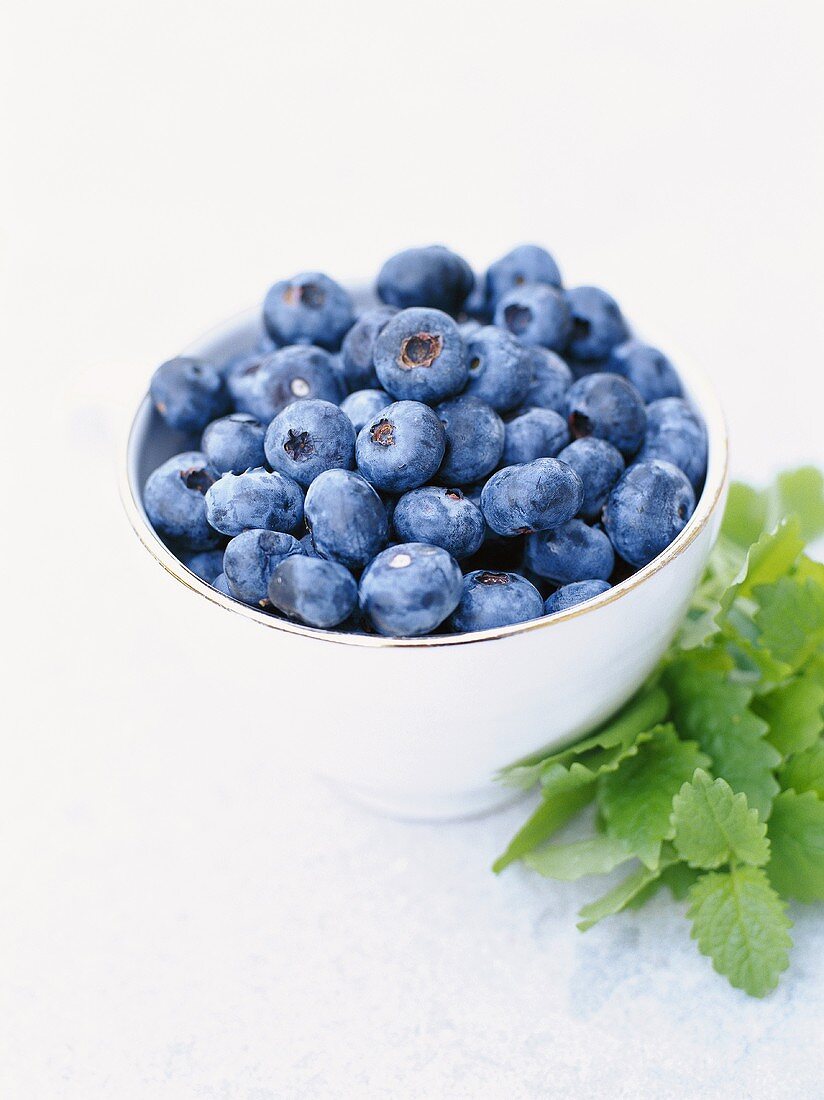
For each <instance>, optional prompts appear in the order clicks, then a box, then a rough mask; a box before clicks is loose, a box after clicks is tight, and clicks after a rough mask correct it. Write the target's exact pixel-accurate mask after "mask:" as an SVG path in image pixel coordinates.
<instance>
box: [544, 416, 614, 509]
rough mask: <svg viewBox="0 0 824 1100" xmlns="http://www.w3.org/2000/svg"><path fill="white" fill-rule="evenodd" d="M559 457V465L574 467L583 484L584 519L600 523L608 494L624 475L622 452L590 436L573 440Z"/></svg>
mask: <svg viewBox="0 0 824 1100" xmlns="http://www.w3.org/2000/svg"><path fill="white" fill-rule="evenodd" d="M557 457H558V459H559V461H560V462H566V464H567V465H568V466H571V467H572V469H573V470H574V471H575V472H576V473H577V475H578V477H580V479H581V481H582V482H583V483H584V500H583V503H582V504H581V508H580V512H581V515H582V516H583V517H584V519H588V520H595V519H598V517H599V516H600V515H601V512H602V510H603V507H604V505H605V504H606V502H607V499H608V497H609V494H610V493H611V492H612V490H613V489H614V488H615V486H616V485H617V484H618V479H619V478H620V476H621V474H623V472H624V459H623V457H622V456H621V452H620V451H619V450H618V448H617V447H613V445H612V444H611V443H607V441H606V440H605V439H596V438H595V437H594V436H591V435H590V436H585V437H584V438H583V439H574V440H573V441H572V443H570V444H569V446H568V447H564V449H563V450H562V451H560V452H559V453H558V456H557Z"/></svg>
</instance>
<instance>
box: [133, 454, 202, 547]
mask: <svg viewBox="0 0 824 1100" xmlns="http://www.w3.org/2000/svg"><path fill="white" fill-rule="evenodd" d="M217 478H218V474H217V471H216V470H212V469H210V468H209V464H208V460H207V458H206V455H204V454H202V453H201V452H200V451H184V453H183V454H179V455H175V456H174V458H170V459H168V460H167V461H166V462H164V463H163V465H162V466H158V468H157V469H156V470H154V471H153V473H151V474H150V475H149V478H148V480H147V482H146V488H145V489H144V490H143V503H144V505H145V508H146V515H147V516H148V517H149V521H150V523H151V524H152V526H153V527H154V528H155V530H156V531H157V533H158V534H159V535H162V536H163V537H164V538H167V539H173V540H175V541H176V542H179V543H180V545H181V546H184V547H186V548H187V549H189V550H209V549H211V548H212V547H213V546H214V545H215V543H216V541H217V535H216V534H215V532H214V531H213V530H212V528H211V527H210V526H209V523H208V520H207V518H206V499H205V495H204V494H205V493H206V492H207V491H208V489H209V488H210V487H211V486H212V485H213V484H214V483H215V482H216V481H217Z"/></svg>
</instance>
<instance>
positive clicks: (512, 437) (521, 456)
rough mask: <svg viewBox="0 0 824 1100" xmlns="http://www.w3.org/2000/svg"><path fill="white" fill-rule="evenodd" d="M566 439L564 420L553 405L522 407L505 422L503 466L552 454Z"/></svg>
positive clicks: (567, 434)
mask: <svg viewBox="0 0 824 1100" xmlns="http://www.w3.org/2000/svg"><path fill="white" fill-rule="evenodd" d="M567 443H569V428H568V427H567V423H566V420H564V418H563V417H562V416H560V415H559V414H558V413H556V412H553V411H552V409H525V410H524V411H523V412H522V413H518V415H517V416H514V417H513V418H512V419H511V420H509V421H508V422H507V424H506V439H505V442H504V453H503V455H502V456H501V464H502V465H503V466H517V465H518V463H522V462H533V461H534V460H535V459H536V458H553V457H554V456H555V455H557V454H558V452H559V451H560V450H561V448H562V447H565V446H566V444H567Z"/></svg>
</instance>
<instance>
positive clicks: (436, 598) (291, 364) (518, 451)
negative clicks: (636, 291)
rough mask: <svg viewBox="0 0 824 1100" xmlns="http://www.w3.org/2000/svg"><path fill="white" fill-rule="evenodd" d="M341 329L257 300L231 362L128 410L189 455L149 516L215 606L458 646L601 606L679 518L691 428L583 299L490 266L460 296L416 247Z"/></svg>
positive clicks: (659, 361) (325, 305)
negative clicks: (146, 415) (601, 598)
mask: <svg viewBox="0 0 824 1100" xmlns="http://www.w3.org/2000/svg"><path fill="white" fill-rule="evenodd" d="M376 289H377V299H378V300H379V302H380V303H381V304H377V305H375V306H373V307H371V308H367V309H366V310H365V311H363V312H360V313H359V314H358V313H357V312H356V310H355V307H354V304H353V301H352V299H351V298H350V296H349V294H348V293H347V292H346V290H344V289H343V288H342V287H341V286H339V285H338V284H337V283H336V282H334V281H333V280H332V279H330V278H329V277H328V276H326V275H322V274H320V273H318V272H309V273H305V274H302V275H296V276H295V277H294V278H292V279H287V280H285V281H283V282H279V283H275V285H274V286H273V287H272V288H271V289H270V290H269V292H268V294H267V295H266V299H265V301H264V305H263V325H264V335H263V337H262V339H261V341H260V343H259V344H258V346H257V347H256V349H255V350H254V351H252V352H251V353H247V354H245V355H242V356H240V357H238V358H234V359H232V360H230V361H229V362H226V363H208V362H205V361H203V360H199V359H192V358H177V359H172V360H170V361H169V362H167V363H164V364H163V365H162V366H160V367H159V368H158V369H157V371H156V372H155V374H154V377H153V378H152V383H151V397H152V400H153V402H154V405H155V407H156V408H157V410H158V412H159V413H160V415H161V417H163V419H164V420H165V421H166V422H167V423H168V424H169V425H170V426H171V427H172V428H175V429H181V430H183V431H185V432H188V433H191V434H192V446H193V447H195V448H198V449H192V450H188V451H186V452H184V453H183V454H178V455H175V457H174V458H170V459H169V460H168V461H167V462H164V463H163V465H162V466H160V467H159V468H158V469H157V470H155V471H154V472H153V473H152V474H151V476H150V477H149V479H148V481H147V483H146V487H145V493H144V503H145V508H146V512H147V514H148V516H149V519H150V521H151V523H152V524H153V526H154V527H155V529H156V530H157V532H158V533H159V535H160V536H161V537H162V538H163V539H164V540H165V542H166V543H167V545H168V546H169V547H170V548H171V549H172V550H173V551H174V552H175V553H176V554H177V555H178V557H179V558H180V560H181V561H182V562H183V563H184V564H185V565H186V566H187V567H188V568H189V569H190V570H191V571H192V572H194V573H196V574H197V575H198V576H199V577H201V578H202V579H203V580H205V581H207V582H208V583H209V584H211V585H213V586H214V587H215V588H216V589H217V590H218V591H220V592H222V593H224V594H225V595H227V596H230V597H232V598H234V599H236V600H240V601H242V602H243V603H246V604H250V605H252V606H254V607H257V608H262V609H264V610H265V611H267V612H270V613H271V614H274V615H280V616H282V617H286V618H288V619H291V620H294V621H298V622H301V623H305V624H308V625H309V626H313V627H320V628H324V629H331V628H336V629H338V630H341V631H355V632H361V633H369V632H377V633H379V634H383V635H389V636H418V635H425V634H431V633H435V632H437V633H463V632H466V631H474V630H485V629H488V628H495V627H500V626H504V625H506V624H509V623H518V622H524V621H526V620H528V619H535V618H537V617H539V616H542V615H551V614H553V613H554V612H558V611H562V610H564V609H566V608H568V607H571V606H573V605H575V604H578V603H580V602H582V601H584V600H589V599H592V598H593V597H595V596H597V595H599V594H600V593H602V592H605V591H606V590H607V589H609V588H610V586H611V584H615V583H617V582H618V581H620V580H622V579H624V578H626V577H627V576H629V575H630V574H631V573H632V572H633V571H634V570H636V569H639V568H641V567H642V566H644V565H646V564H647V563H648V562H650V561H652V559H653V558H655V557H656V556H657V555H658V554H660V553H661V552H662V551H663V550H664V549H665V548H666V547H667V546H668V545H669V544H670V543H671V542H672V540H673V539H674V538H675V537H676V536H677V535H678V533H679V531H681V530H682V528H683V527H684V526H685V524H686V523H687V522H688V520H689V518H690V516H691V515H692V512H693V509H694V507H695V501H696V494H698V493H699V492H700V490H701V487H702V484H703V480H704V477H705V474H706V466H707V438H706V431H705V427H704V424H703V422H702V420H701V419H700V417H699V415H698V414H697V413H696V411H695V409H694V408H693V407H692V406H691V405H690V404H689V403H688V402H687V401H686V400H685V399H684V397H683V394H682V389H681V384H680V381H679V378H678V374H677V372H676V371H675V369H674V368H673V366H672V364H671V363H670V362H669V360H668V359H667V358H666V356H664V355H663V354H662V353H661V352H660V351H658V350H657V349H655V348H653V347H650V346H649V345H647V344H644V343H641V342H640V341H638V340H636V339H633V338H632V337H631V334H630V330H629V327H628V325H627V323H626V321H625V319H624V317H623V316H622V314H621V310H620V309H619V307H618V304H617V303H616V302H615V300H614V299H613V298H611V297H610V295H609V294H607V293H606V292H605V291H603V290H599V289H598V288H596V287H590V286H582V287H576V288H573V289H564V288H563V286H562V283H561V275H560V272H559V270H558V267H557V265H556V263H555V261H554V260H553V258H552V256H551V255H550V254H549V253H548V252H546V251H545V250H544V249H543V248H539V247H538V246H537V245H524V246H521V247H518V248H515V249H513V251H512V252H509V253H508V254H507V255H506V256H503V257H502V258H501V259H499V260H497V261H496V262H495V263H493V264H492V265H491V266H490V267H489V269H488V271H487V272H486V274H485V275H484V276H483V277H481V278H476V277H475V275H474V274H473V272H472V269H471V268H470V267H469V265H468V264H467V263H466V262H465V261H464V260H463V259H462V258H461V257H460V256H458V255H456V254H455V253H454V252H452V251H450V250H449V249H447V248H445V247H443V246H440V245H433V246H430V247H427V248H413V249H409V250H407V251H404V252H401V253H399V254H398V255H396V256H393V257H392V258H391V259H390V260H388V261H387V262H386V263H385V264H384V266H383V268H382V269H381V271H380V273H379V275H378V280H377V288H376Z"/></svg>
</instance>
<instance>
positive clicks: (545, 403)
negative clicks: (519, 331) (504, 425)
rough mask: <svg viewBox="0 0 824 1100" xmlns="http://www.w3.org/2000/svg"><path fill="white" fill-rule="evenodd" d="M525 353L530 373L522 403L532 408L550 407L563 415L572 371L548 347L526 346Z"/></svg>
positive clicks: (571, 379)
mask: <svg viewBox="0 0 824 1100" xmlns="http://www.w3.org/2000/svg"><path fill="white" fill-rule="evenodd" d="M525 355H526V359H527V362H528V363H529V371H530V374H529V389H528V390H527V392H526V397H525V398H524V404H525V405H528V406H530V407H532V408H540V409H552V410H553V411H554V412H557V413H560V414H561V415H562V416H565V415H566V392H567V390H568V389H569V387H570V386H571V385H572V381H573V378H572V371H571V370H570V369H569V367H568V366H567V365H566V363H565V362H564V361H563V359H562V358H561V357H560V355H556V353H555V352H554V351H550V350H549V348H541V347H537V346H535V347H531V348H526V349H525Z"/></svg>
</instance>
